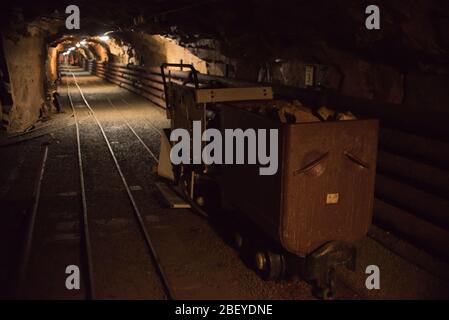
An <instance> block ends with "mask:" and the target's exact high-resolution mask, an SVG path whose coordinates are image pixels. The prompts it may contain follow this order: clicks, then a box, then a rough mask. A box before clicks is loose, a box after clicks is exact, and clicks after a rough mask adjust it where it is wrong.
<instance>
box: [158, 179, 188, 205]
mask: <svg viewBox="0 0 449 320" xmlns="http://www.w3.org/2000/svg"><path fill="white" fill-rule="evenodd" d="M156 187H157V188H158V189H159V192H160V193H161V195H162V197H163V198H164V199H165V201H166V202H167V204H168V205H169V206H170V208H173V209H190V204H189V203H187V202H186V201H185V200H184V199H182V198H181V197H180V196H179V195H178V194H177V193H176V192H175V191H174V190H173V189H172V188H170V187H169V186H168V185H167V184H166V183H162V182H156Z"/></svg>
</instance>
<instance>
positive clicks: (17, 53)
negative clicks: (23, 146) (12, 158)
mask: <svg viewBox="0 0 449 320" xmlns="http://www.w3.org/2000/svg"><path fill="white" fill-rule="evenodd" d="M2 40H3V49H4V54H5V60H6V64H7V67H8V71H9V77H10V84H11V96H12V99H13V106H12V109H11V110H10V112H9V123H10V125H9V128H8V130H9V131H12V132H17V131H22V130H24V129H26V128H27V127H29V126H31V125H32V124H33V123H35V122H36V121H37V120H38V119H39V116H40V115H41V114H42V113H44V112H46V107H45V103H44V102H45V93H44V79H45V58H46V57H45V46H44V36H43V34H42V33H41V31H40V29H38V28H34V27H29V28H28V30H27V32H26V33H25V34H19V33H17V32H12V33H6V34H4V35H3V39H2Z"/></svg>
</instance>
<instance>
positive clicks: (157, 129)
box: [121, 98, 162, 135]
mask: <svg viewBox="0 0 449 320" xmlns="http://www.w3.org/2000/svg"><path fill="white" fill-rule="evenodd" d="M121 100H122V101H123V102H124V103H126V104H127V105H129V106H130V105H131V103H130V102H128V101H126V99H125V98H121ZM142 119H143V120H145V121H146V122H148V124H149V125H150V126H151V127H152V128H153V129H154V130H155V131H156V132H157V133H158V134H159V135H162V131H161V129H159V128H158V127H156V126H155V125H154V124H153V123H152V122H151V121H150V120H148V119H147V118H146V117H143V118H142Z"/></svg>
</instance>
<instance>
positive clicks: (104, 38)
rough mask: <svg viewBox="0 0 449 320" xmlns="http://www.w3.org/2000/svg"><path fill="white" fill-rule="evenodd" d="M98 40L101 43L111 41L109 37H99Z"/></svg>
mask: <svg viewBox="0 0 449 320" xmlns="http://www.w3.org/2000/svg"><path fill="white" fill-rule="evenodd" d="M98 39H100V40H101V41H108V40H109V36H106V35H105V36H99V37H98Z"/></svg>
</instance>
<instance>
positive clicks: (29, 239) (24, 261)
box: [16, 145, 48, 297]
mask: <svg viewBox="0 0 449 320" xmlns="http://www.w3.org/2000/svg"><path fill="white" fill-rule="evenodd" d="M47 157H48V145H46V146H45V148H44V152H43V155H42V160H41V163H40V169H39V177H38V179H37V182H36V186H35V190H34V197H33V207H32V211H31V215H30V219H29V221H28V226H27V232H26V235H25V237H26V238H25V245H24V248H23V251H22V256H21V260H20V262H19V263H20V265H19V273H18V280H17V291H16V295H17V297H20V296H21V295H22V290H23V289H24V281H25V276H26V272H27V270H28V264H29V260H30V254H31V247H32V243H33V236H34V227H35V224H36V216H37V210H38V208H39V200H40V196H41V187H42V180H43V178H44V173H45V164H46V163H47Z"/></svg>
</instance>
